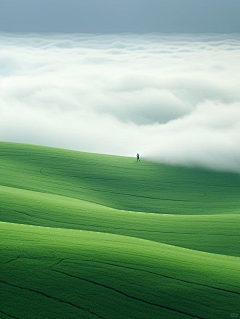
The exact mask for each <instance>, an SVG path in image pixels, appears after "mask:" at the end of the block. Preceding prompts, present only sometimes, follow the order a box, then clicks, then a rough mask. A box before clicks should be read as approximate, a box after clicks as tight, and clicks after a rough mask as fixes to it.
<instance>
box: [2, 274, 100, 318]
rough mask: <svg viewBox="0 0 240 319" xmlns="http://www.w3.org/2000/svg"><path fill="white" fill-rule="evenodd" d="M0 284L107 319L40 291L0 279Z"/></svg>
mask: <svg viewBox="0 0 240 319" xmlns="http://www.w3.org/2000/svg"><path fill="white" fill-rule="evenodd" d="M0 282H1V283H2V284H5V285H8V286H11V287H15V288H19V289H22V290H27V291H30V292H34V293H37V294H39V295H41V296H44V297H46V298H50V299H53V300H55V301H58V302H61V303H64V304H67V305H69V306H72V307H74V308H77V309H79V310H84V311H86V312H88V313H90V314H91V315H94V316H96V317H97V318H99V319H105V318H104V317H102V316H100V315H99V314H97V313H95V312H93V311H91V310H89V309H86V308H84V307H80V306H78V305H75V304H74V303H72V302H70V301H65V300H62V299H60V298H57V297H53V296H50V295H48V294H46V293H44V292H41V291H38V290H35V289H31V288H26V287H21V286H18V285H14V284H11V283H9V282H6V281H4V280H1V279H0ZM17 319H18V318H17Z"/></svg>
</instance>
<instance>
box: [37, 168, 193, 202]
mask: <svg viewBox="0 0 240 319" xmlns="http://www.w3.org/2000/svg"><path fill="white" fill-rule="evenodd" d="M42 169H43V168H41V170H42ZM41 174H42V175H43V176H52V174H43V173H42V172H41ZM59 176H68V177H69V175H62V174H59ZM71 177H75V178H78V176H71ZM81 179H94V180H95V179H96V180H102V177H101V178H89V177H81ZM104 179H105V180H112V181H116V179H115V178H114V179H109V178H106V177H105V178H104ZM78 189H84V190H86V189H87V190H90V191H93V192H98V193H110V194H114V195H121V196H128V197H137V198H145V199H155V200H160V201H173V202H189V203H190V202H192V201H191V200H187V199H173V198H160V197H153V196H146V195H142V194H141V195H137V194H131V193H123V192H114V191H112V190H109V189H107V190H104V189H94V188H91V187H89V186H88V187H82V186H79V185H78ZM66 197H69V198H76V199H77V197H70V196H66ZM90 203H95V202H91V201H90ZM106 207H110V206H106ZM111 208H112V207H111Z"/></svg>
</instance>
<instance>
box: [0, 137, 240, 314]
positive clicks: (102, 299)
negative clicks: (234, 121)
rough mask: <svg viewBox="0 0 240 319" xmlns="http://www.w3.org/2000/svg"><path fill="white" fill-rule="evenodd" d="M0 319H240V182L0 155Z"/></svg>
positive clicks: (167, 169)
mask: <svg viewBox="0 0 240 319" xmlns="http://www.w3.org/2000/svg"><path fill="white" fill-rule="evenodd" d="M0 165H1V166H0V167H1V175H0V196H1V197H0V198H1V206H0V221H1V222H0V249H1V260H0V262H1V269H0V284H1V304H0V318H18V319H27V318H53V319H54V318H93V319H94V318H104V319H115V318H136V319H137V318H150V319H151V318H154V319H155V318H167V319H168V318H169V319H170V318H202V319H212V318H231V316H232V317H233V316H235V317H236V316H237V315H239V316H240V258H239V257H240V242H239V236H240V230H239V227H238V226H239V221H240V209H239V208H240V196H239V191H240V176H239V175H237V174H229V173H218V172H211V171H207V170H203V169H197V168H183V167H173V166H167V165H162V164H154V163H149V162H147V161H141V162H140V163H137V162H136V161H135V159H133V158H126V157H117V156H107V155H99V154H88V153H81V152H73V151H67V150H61V149H53V148H46V147H39V146H32V145H23V144H14V143H0Z"/></svg>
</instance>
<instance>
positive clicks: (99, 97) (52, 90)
mask: <svg viewBox="0 0 240 319" xmlns="http://www.w3.org/2000/svg"><path fill="white" fill-rule="evenodd" d="M239 61H240V35H238V34H235V35H168V36H167V35H161V34H149V35H133V34H128V35H84V34H82V35H78V34H75V35H57V34H55V35H40V34H35V35H34V34H32V35H31V34H29V35H19V34H18V35H14V34H1V35H0V140H2V141H12V142H22V143H31V144H40V145H47V146H55V147H63V148H68V149H76V150H81V151H88V152H97V153H107V154H117V155H127V156H134V155H135V153H136V152H139V153H140V155H142V156H143V157H146V158H148V159H153V160H156V161H160V162H167V163H173V164H182V165H200V166H205V167H208V168H214V169H221V170H227V171H234V172H240V90H239V88H240V62H239Z"/></svg>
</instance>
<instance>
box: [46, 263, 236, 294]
mask: <svg viewBox="0 0 240 319" xmlns="http://www.w3.org/2000/svg"><path fill="white" fill-rule="evenodd" d="M62 261H63V260H61V261H60V262H58V264H60V263H61V262H62ZM71 261H72V260H71ZM84 261H90V262H94V263H97V264H103V265H109V266H115V267H118V268H124V269H131V270H137V271H141V272H144V273H147V274H152V275H155V276H159V277H163V278H167V279H172V280H176V281H180V282H184V283H187V284H190V285H196V286H201V287H206V288H209V289H214V290H220V291H223V292H227V293H232V294H236V295H240V292H237V291H233V290H228V289H223V288H219V287H213V286H209V285H205V284H200V283H198V282H194V281H189V280H184V279H179V278H176V277H172V276H167V275H163V274H159V273H156V272H153V271H148V270H144V269H139V268H135V267H128V266H123V265H118V264H114V263H108V262H101V261H96V260H90V259H89V260H87V259H85V260H84ZM128 264H130V263H128ZM53 266H55V265H52V266H51V267H53ZM51 267H50V269H51ZM51 270H53V269H51Z"/></svg>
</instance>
